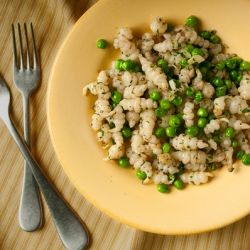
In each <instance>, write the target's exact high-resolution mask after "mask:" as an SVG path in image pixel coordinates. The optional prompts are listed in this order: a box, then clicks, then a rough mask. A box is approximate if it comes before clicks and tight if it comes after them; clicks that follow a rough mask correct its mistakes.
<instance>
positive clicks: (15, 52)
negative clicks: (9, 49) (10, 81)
mask: <svg viewBox="0 0 250 250" xmlns="http://www.w3.org/2000/svg"><path fill="white" fill-rule="evenodd" d="M12 41H13V57H14V58H13V63H14V68H15V69H17V68H18V66H17V49H16V37H15V28H14V24H12Z"/></svg>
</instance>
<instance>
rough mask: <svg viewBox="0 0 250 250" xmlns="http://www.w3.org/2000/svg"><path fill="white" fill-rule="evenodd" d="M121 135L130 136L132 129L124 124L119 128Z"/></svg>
mask: <svg viewBox="0 0 250 250" xmlns="http://www.w3.org/2000/svg"><path fill="white" fill-rule="evenodd" d="M121 132H122V135H123V136H124V137H126V138H128V137H130V136H131V135H132V131H131V129H130V128H129V127H126V126H124V127H123V128H122V130H121Z"/></svg>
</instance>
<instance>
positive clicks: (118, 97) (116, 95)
mask: <svg viewBox="0 0 250 250" xmlns="http://www.w3.org/2000/svg"><path fill="white" fill-rule="evenodd" d="M111 99H112V101H113V102H114V103H116V104H118V103H119V102H120V101H121V99H122V94H121V93H120V92H118V91H114V92H113V94H112V95H111Z"/></svg>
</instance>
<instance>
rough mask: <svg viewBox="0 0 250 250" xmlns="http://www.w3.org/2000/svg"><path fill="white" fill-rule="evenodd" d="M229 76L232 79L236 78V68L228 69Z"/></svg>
mask: <svg viewBox="0 0 250 250" xmlns="http://www.w3.org/2000/svg"><path fill="white" fill-rule="evenodd" d="M229 75H230V77H231V78H232V79H233V80H236V79H237V76H238V72H237V70H235V69H233V70H231V71H230V73H229Z"/></svg>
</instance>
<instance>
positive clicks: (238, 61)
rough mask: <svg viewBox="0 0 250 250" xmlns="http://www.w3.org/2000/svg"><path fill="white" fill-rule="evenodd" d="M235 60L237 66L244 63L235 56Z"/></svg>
mask: <svg viewBox="0 0 250 250" xmlns="http://www.w3.org/2000/svg"><path fill="white" fill-rule="evenodd" d="M233 59H234V60H235V61H236V65H237V66H238V65H240V63H241V62H242V61H243V60H242V59H241V58H240V57H238V56H235V57H233Z"/></svg>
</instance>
